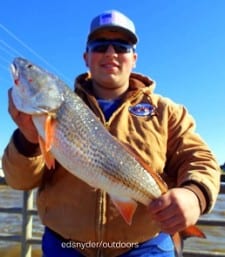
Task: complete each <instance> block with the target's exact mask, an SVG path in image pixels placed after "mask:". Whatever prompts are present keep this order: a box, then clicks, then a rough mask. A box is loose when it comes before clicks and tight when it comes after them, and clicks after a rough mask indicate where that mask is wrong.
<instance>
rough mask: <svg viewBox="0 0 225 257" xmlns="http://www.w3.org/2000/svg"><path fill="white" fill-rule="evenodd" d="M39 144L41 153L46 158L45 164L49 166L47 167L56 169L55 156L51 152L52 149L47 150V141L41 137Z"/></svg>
mask: <svg viewBox="0 0 225 257" xmlns="http://www.w3.org/2000/svg"><path fill="white" fill-rule="evenodd" d="M38 140H39V145H40V149H41V153H42V155H43V157H44V160H45V164H46V166H47V168H48V169H49V170H50V169H54V168H55V158H54V157H53V155H52V154H51V152H50V151H46V143H45V141H44V140H43V139H42V138H41V137H39V138H38Z"/></svg>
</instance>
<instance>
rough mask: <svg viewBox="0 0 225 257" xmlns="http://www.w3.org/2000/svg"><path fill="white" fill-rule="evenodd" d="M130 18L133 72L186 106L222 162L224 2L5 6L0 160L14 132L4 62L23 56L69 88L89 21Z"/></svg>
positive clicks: (49, 1)
mask: <svg viewBox="0 0 225 257" xmlns="http://www.w3.org/2000/svg"><path fill="white" fill-rule="evenodd" d="M111 9H116V10H118V11H121V12H123V13H124V14H126V15H127V16H128V17H130V18H131V19H132V20H133V22H134V23H135V26H136V31H137V34H138V37H139V43H138V45H137V53H138V61H137V65H136V68H135V69H134V72H138V73H142V74H144V75H146V76H149V77H151V78H152V79H153V80H155V81H156V89H155V92H156V93H158V94H161V95H163V96H166V97H169V98H170V99H172V100H173V101H175V102H177V103H180V104H182V105H184V106H185V107H186V108H187V109H188V111H189V112H190V114H191V115H192V116H193V117H194V119H195V121H196V124H197V127H196V131H197V133H199V134H200V135H201V137H202V138H203V139H204V140H205V142H206V143H207V144H208V145H209V147H210V148H211V150H212V151H213V153H214V154H215V156H216V158H217V160H218V162H219V163H220V164H223V163H224V162H225V103H224V102H225V86H224V84H225V18H224V13H225V1H224V0H139V1H135V0H129V1H128V0H113V1H105V0H95V1H93V0H85V1H84V0H82V1H81V0H64V1H61V0H58V1H53V0H45V1H40V0H29V1H28V0H20V1H18V0H8V1H4V3H2V4H1V9H0V88H1V91H0V97H1V99H0V101H1V107H0V156H1V155H2V153H3V151H4V148H5V146H6V145H7V143H8V141H9V139H10V136H11V134H12V132H13V130H14V129H15V128H16V126H15V124H14V123H13V121H12V120H11V118H10V116H9V114H8V110H7V108H8V97H7V92H8V89H9V88H10V87H11V86H12V78H11V74H10V69H9V66H10V63H11V62H12V60H13V58H15V57H17V56H23V57H25V58H27V59H30V60H31V61H33V62H34V63H36V64H38V65H41V66H42V67H44V68H46V69H48V70H49V71H51V72H53V73H55V74H57V75H58V76H59V77H61V78H62V79H63V80H64V81H65V82H66V83H67V84H68V85H69V86H70V87H71V88H72V87H73V81H74V78H75V77H76V76H77V75H78V74H80V73H83V72H86V71H87V67H86V66H85V64H84V61H83V52H84V49H85V42H86V37H87V34H88V31H89V25H90V21H91V20H92V18H93V17H95V16H97V15H98V14H100V13H102V12H103V11H105V10H111Z"/></svg>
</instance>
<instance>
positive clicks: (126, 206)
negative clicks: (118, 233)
mask: <svg viewBox="0 0 225 257" xmlns="http://www.w3.org/2000/svg"><path fill="white" fill-rule="evenodd" d="M111 200H112V202H113V203H114V205H115V206H116V208H117V210H118V211H119V213H120V214H121V216H122V217H123V219H124V220H125V222H126V223H127V224H128V225H131V224H132V219H133V215H134V213H135V210H136V208H137V203H136V202H135V201H134V200H132V199H130V198H125V197H123V198H120V197H116V196H111Z"/></svg>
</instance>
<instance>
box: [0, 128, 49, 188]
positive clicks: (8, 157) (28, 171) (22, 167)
mask: <svg viewBox="0 0 225 257" xmlns="http://www.w3.org/2000/svg"><path fill="white" fill-rule="evenodd" d="M32 145H33V146H31V143H29V142H28V141H26V139H25V138H24V137H22V136H21V133H20V132H19V130H16V131H15V132H14V134H13V136H12V138H11V140H10V142H9V144H8V145H7V146H6V148H5V151H4V154H3V157H2V168H3V172H4V174H5V179H6V182H7V183H8V185H9V186H11V187H12V188H14V189H20V190H30V189H33V188H35V187H37V186H38V185H39V184H40V182H41V179H42V175H43V170H44V166H45V163H44V160H43V157H42V155H41V154H40V151H39V147H38V146H37V145H34V144H32ZM32 148H33V149H32ZM29 149H30V150H29ZM34 149H35V150H34ZM28 153H30V156H28ZM34 153H35V154H34Z"/></svg>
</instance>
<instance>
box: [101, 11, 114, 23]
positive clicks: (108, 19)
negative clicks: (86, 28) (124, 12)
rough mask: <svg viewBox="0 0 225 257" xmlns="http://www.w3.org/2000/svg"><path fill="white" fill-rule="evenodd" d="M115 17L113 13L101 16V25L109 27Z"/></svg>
mask: <svg viewBox="0 0 225 257" xmlns="http://www.w3.org/2000/svg"><path fill="white" fill-rule="evenodd" d="M112 20H113V16H112V14H111V13H105V14H103V15H102V16H100V25H105V24H106V25H107V24H110V23H112Z"/></svg>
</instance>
